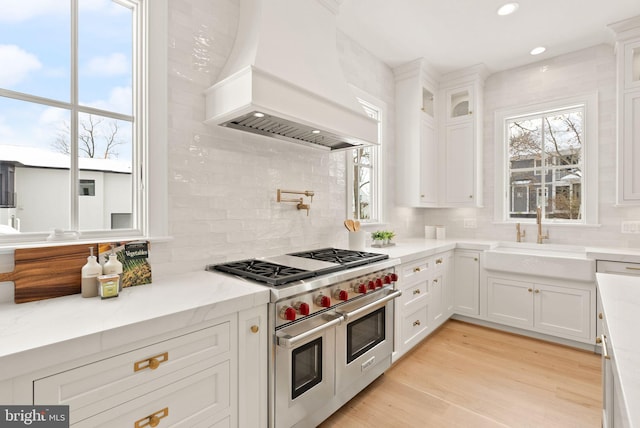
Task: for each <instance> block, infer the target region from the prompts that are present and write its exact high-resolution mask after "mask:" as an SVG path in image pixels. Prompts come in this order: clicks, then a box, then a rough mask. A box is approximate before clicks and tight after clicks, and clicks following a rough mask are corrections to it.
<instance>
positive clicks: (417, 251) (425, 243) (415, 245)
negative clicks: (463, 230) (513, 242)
mask: <svg viewBox="0 0 640 428" xmlns="http://www.w3.org/2000/svg"><path fill="white" fill-rule="evenodd" d="M496 245H497V242H496V241H483V240H441V239H423V238H414V239H402V240H399V241H398V242H397V243H396V245H392V246H389V247H367V248H366V251H371V252H373V253H382V254H388V255H389V257H391V258H394V259H400V262H401V263H407V262H411V261H413V260H417V259H420V258H423V257H428V256H432V255H434V254H438V253H442V252H444V251H449V250H453V249H455V248H458V249H467V250H488V249H490V248H492V247H495V246H496Z"/></svg>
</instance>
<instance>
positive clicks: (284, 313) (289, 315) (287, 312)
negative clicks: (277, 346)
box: [280, 306, 296, 321]
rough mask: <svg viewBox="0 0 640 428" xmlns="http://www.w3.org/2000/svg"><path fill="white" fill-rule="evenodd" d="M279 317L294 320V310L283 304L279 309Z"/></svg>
mask: <svg viewBox="0 0 640 428" xmlns="http://www.w3.org/2000/svg"><path fill="white" fill-rule="evenodd" d="M280 318H282V319H283V320H285V321H295V320H296V310H295V309H293V308H292V307H291V306H283V307H282V308H281V309H280Z"/></svg>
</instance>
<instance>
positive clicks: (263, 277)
mask: <svg viewBox="0 0 640 428" xmlns="http://www.w3.org/2000/svg"><path fill="white" fill-rule="evenodd" d="M388 258H389V256H388V255H386V254H377V253H369V252H365V251H354V250H342V249H337V248H321V249H319V250H312V251H301V252H297V253H291V254H286V255H282V256H276V257H270V258H265V259H247V260H239V261H234V262H229V263H222V264H216V265H208V266H207V267H206V270H208V271H211V270H217V271H221V272H226V273H230V274H233V275H237V276H240V277H243V278H248V279H252V280H254V281H258V282H261V283H265V284H269V285H272V286H279V285H284V284H288V283H291V282H294V281H299V280H302V279H307V278H312V277H316V276H321V275H326V274H329V273H333V272H338V271H342V270H346V269H350V268H354V267H357V266H362V265H366V264H370V263H375V262H377V261H380V260H385V259H388Z"/></svg>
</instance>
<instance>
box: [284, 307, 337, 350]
mask: <svg viewBox="0 0 640 428" xmlns="http://www.w3.org/2000/svg"><path fill="white" fill-rule="evenodd" d="M343 320H344V317H343V316H342V315H340V316H338V317H336V318H333V319H331V320H330V321H327V322H326V323H324V324H320V325H319V326H316V327H313V328H311V329H309V330H306V331H305V332H304V333H300V334H298V335H296V336H289V335H288V334H286V333H284V334H283V335H282V336H279V335H278V333H277V332H276V337H277V341H278V346H280V347H281V348H287V349H291V348H294V347H295V346H297V345H298V344H299V343H300V342H303V341H305V340H306V339H307V338H309V337H311V336H313V335H315V334H317V333H320V332H321V331H324V330H326V329H328V328H331V327H333V326H336V325H338V324H340V323H341V322H342V321H343Z"/></svg>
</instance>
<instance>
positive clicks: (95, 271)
mask: <svg viewBox="0 0 640 428" xmlns="http://www.w3.org/2000/svg"><path fill="white" fill-rule="evenodd" d="M89 252H90V254H91V255H90V256H89V257H87V264H85V265H84V266H82V280H81V285H80V290H81V293H82V297H96V296H97V295H98V276H100V275H102V266H100V263H98V260H97V259H96V256H94V255H93V247H89Z"/></svg>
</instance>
